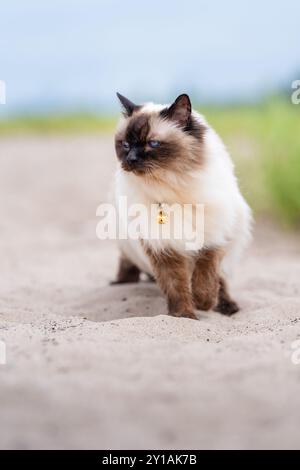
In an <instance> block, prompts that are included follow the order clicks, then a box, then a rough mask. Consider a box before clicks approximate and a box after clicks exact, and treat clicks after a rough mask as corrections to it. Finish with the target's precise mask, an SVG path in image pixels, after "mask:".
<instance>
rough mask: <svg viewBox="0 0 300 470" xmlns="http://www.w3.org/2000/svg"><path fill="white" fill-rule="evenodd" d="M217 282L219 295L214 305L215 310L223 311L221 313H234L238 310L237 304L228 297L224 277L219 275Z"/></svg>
mask: <svg viewBox="0 0 300 470" xmlns="http://www.w3.org/2000/svg"><path fill="white" fill-rule="evenodd" d="M219 284H220V289H219V297H218V303H217V306H216V307H215V311H216V312H220V313H223V315H233V314H234V313H236V312H238V311H239V306H238V304H237V303H236V302H235V301H234V300H233V299H232V298H231V297H230V294H229V292H228V287H227V285H226V282H225V279H223V278H222V277H220V279H219Z"/></svg>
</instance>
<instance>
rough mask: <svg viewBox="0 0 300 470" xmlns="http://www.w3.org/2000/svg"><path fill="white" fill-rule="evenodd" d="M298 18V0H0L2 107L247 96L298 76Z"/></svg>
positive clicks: (97, 106) (60, 106)
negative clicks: (118, 96) (117, 93)
mask: <svg viewBox="0 0 300 470" xmlns="http://www.w3.org/2000/svg"><path fill="white" fill-rule="evenodd" d="M299 21H300V2H299V1H298V0H285V1H282V0H277V1H274V0H272V1H271V0H260V1H259V0H251V1H248V0H244V1H238V0H227V1H226V2H225V1H224V0H219V1H214V0H211V1H205V0H200V1H199V0H198V1H197V0H186V1H182V0H181V1H178V0H172V1H171V0H151V1H142V0H140V1H138V0H126V1H116V0H98V1H96V0H52V1H50V0H43V1H40V0H18V1H17V0H6V1H4V0H1V3H0V79H1V80H5V81H6V84H7V105H6V106H5V113H9V112H12V111H28V112H31V111H34V110H36V109H38V110H47V109H55V108H57V109H60V110H73V109H84V108H86V109H96V110H99V111H100V110H102V109H104V110H115V109H116V107H117V103H116V99H115V91H116V90H118V91H120V92H121V93H122V94H125V95H128V96H129V97H130V98H132V99H133V100H136V101H138V100H141V101H146V100H156V101H168V100H170V99H171V98H172V97H173V96H174V95H176V94H178V93H180V92H183V91H184V92H189V93H191V94H192V96H194V97H196V98H197V99H198V100H199V101H203V102H204V101H217V102H218V101H230V100H232V99H246V100H249V99H252V98H255V97H257V96H259V95H261V94H262V93H265V92H267V93H269V92H272V91H273V90H275V89H276V88H277V87H278V86H280V85H283V84H288V83H289V82H290V81H291V80H292V79H293V78H294V79H296V78H300V77H297V76H296V75H297V72H299V74H300V52H299V44H300V27H299ZM3 112H4V109H3V107H2V109H1V114H3Z"/></svg>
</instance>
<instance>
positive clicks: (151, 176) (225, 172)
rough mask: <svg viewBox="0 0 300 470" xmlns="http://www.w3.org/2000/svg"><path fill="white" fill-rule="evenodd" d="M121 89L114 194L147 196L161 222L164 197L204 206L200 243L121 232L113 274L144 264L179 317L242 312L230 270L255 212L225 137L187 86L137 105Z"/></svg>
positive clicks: (132, 273) (121, 275) (133, 278)
mask: <svg viewBox="0 0 300 470" xmlns="http://www.w3.org/2000/svg"><path fill="white" fill-rule="evenodd" d="M117 96H118V98H119V100H120V102H121V105H122V108H123V119H122V120H121V122H120V124H119V126H118V128H117V131H116V135H115V150H116V155H117V158H118V162H119V166H118V170H117V173H116V182H115V189H116V191H115V194H116V197H117V198H120V197H121V196H123V197H124V196H126V197H127V201H128V204H129V205H130V204H136V203H140V204H143V205H144V207H146V208H147V210H148V212H147V214H150V207H153V205H154V207H157V211H156V212H157V214H158V217H159V219H158V223H164V218H165V217H166V214H165V213H164V209H163V208H164V205H165V204H167V205H172V204H177V205H179V207H181V206H183V205H184V204H191V205H192V207H193V208H194V209H195V211H196V212H197V211H198V206H199V207H204V227H203V243H202V244H201V245H200V244H199V246H196V247H194V249H193V250H187V249H186V245H185V243H184V242H185V240H177V239H174V237H170V238H169V239H168V238H167V239H151V238H149V237H148V238H147V237H143V236H140V237H139V239H131V238H128V239H122V240H120V241H119V245H120V251H121V256H120V261H119V269H118V274H117V279H116V281H115V282H116V283H126V282H138V281H139V279H140V274H141V272H144V273H146V274H148V275H149V276H151V277H152V278H154V280H155V281H156V282H157V284H158V285H159V287H160V288H161V290H162V292H163V293H164V294H165V296H166V299H167V304H168V313H169V314H170V315H173V316H176V317H187V318H191V319H197V316H196V314H195V310H196V309H198V310H211V309H213V310H216V311H218V312H220V313H223V314H225V315H231V314H233V313H235V312H237V311H238V310H239V307H238V305H237V303H236V302H235V301H234V300H233V299H232V298H231V296H230V294H229V292H228V286H227V281H226V276H227V274H228V273H229V272H230V271H231V268H232V266H233V264H234V263H236V261H237V260H238V257H239V256H240V254H241V252H242V251H243V249H244V248H245V246H246V245H247V243H248V241H249V239H250V237H251V221H252V216H251V210H250V208H249V206H248V205H247V203H246V201H245V200H244V198H243V196H242V195H241V193H240V191H239V187H238V184H237V180H236V177H235V175H234V166H233V163H232V161H231V159H230V156H229V154H228V152H227V150H226V148H225V146H224V144H223V143H222V141H221V139H220V138H219V136H218V135H217V134H216V132H215V131H214V130H213V129H212V128H211V127H210V126H209V124H208V123H207V122H206V120H205V119H204V117H203V116H201V115H200V114H198V113H197V112H196V111H195V110H193V109H192V105H191V101H190V98H189V96H188V95H187V94H181V95H180V96H178V97H177V98H176V100H175V101H174V102H173V103H172V104H171V105H158V104H153V103H146V104H143V105H137V104H134V103H133V102H132V101H130V100H129V99H128V98H125V97H124V96H122V95H120V94H119V93H117ZM120 215H121V218H122V216H124V217H125V215H124V214H123V215H122V214H120ZM150 217H151V215H150ZM153 223H157V222H153Z"/></svg>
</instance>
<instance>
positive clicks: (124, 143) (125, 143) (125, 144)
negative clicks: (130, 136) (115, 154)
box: [122, 140, 130, 150]
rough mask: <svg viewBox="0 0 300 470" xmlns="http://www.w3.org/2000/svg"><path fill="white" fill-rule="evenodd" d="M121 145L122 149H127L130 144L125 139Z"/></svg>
mask: <svg viewBox="0 0 300 470" xmlns="http://www.w3.org/2000/svg"><path fill="white" fill-rule="evenodd" d="M122 145H123V149H124V150H129V149H130V145H129V143H128V142H127V141H126V140H123V142H122Z"/></svg>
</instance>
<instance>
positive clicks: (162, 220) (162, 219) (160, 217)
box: [157, 209, 167, 224]
mask: <svg viewBox="0 0 300 470" xmlns="http://www.w3.org/2000/svg"><path fill="white" fill-rule="evenodd" d="M166 220H167V215H166V214H165V213H164V211H163V210H161V209H160V210H159V211H158V215H157V223H158V224H165V223H166Z"/></svg>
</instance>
